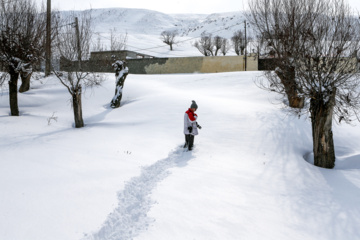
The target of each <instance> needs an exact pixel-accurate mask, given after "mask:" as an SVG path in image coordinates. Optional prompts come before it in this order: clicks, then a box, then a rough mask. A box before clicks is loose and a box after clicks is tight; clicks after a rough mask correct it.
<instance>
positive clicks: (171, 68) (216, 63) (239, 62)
mask: <svg viewBox="0 0 360 240" xmlns="http://www.w3.org/2000/svg"><path fill="white" fill-rule="evenodd" d="M126 62H127V65H128V67H129V72H130V73H132V74H171V73H216V72H233V71H244V70H245V60H244V56H217V57H185V58H147V59H127V60H126ZM76 66H77V63H76V62H71V61H67V60H66V59H62V61H61V70H62V71H70V70H71V69H76ZM82 69H83V71H93V72H113V69H112V67H111V62H110V61H109V60H107V61H99V60H91V59H90V60H89V61H84V62H83V63H82ZM257 70H258V60H257V58H256V57H253V56H251V57H248V58H247V71H257Z"/></svg>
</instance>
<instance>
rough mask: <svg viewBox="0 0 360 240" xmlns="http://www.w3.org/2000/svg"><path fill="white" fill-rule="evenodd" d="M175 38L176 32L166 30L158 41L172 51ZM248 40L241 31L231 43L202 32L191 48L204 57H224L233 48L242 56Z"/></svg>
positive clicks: (232, 38)
mask: <svg viewBox="0 0 360 240" xmlns="http://www.w3.org/2000/svg"><path fill="white" fill-rule="evenodd" d="M177 36H178V32H177V31H176V30H166V31H163V32H162V33H161V37H160V39H161V40H162V41H163V43H165V44H167V45H169V46H170V50H171V51H172V50H173V45H174V44H176V43H177V42H176V40H175V38H176V37H177ZM250 40H251V38H246V36H245V34H244V32H243V31H241V30H238V31H236V32H235V33H234V34H233V36H232V37H231V42H230V41H229V40H228V39H226V38H223V37H220V36H219V35H216V36H213V35H212V34H211V33H208V32H203V33H202V34H201V36H200V39H199V40H197V41H195V43H194V44H193V46H194V47H196V48H197V49H198V50H199V52H200V53H201V54H202V55H204V56H218V54H222V55H223V56H225V55H226V54H227V53H228V52H229V51H230V49H231V48H234V51H235V53H236V54H237V55H244V50H245V48H246V47H247V45H248V41H250Z"/></svg>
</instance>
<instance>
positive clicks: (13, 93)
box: [9, 68, 19, 116]
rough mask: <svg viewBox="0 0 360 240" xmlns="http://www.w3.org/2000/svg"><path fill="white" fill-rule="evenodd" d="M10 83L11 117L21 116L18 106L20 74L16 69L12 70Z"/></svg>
mask: <svg viewBox="0 0 360 240" xmlns="http://www.w3.org/2000/svg"><path fill="white" fill-rule="evenodd" d="M9 74H10V81H9V99H10V112H11V116H19V106H18V95H17V92H18V89H17V88H18V78H19V73H17V72H15V69H13V68H10V71H9Z"/></svg>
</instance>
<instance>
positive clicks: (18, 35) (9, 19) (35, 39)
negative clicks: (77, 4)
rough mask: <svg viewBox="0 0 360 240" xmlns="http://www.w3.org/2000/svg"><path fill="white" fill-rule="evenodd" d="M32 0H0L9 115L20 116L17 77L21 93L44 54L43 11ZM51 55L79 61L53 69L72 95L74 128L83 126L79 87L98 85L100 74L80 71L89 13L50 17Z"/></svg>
mask: <svg viewBox="0 0 360 240" xmlns="http://www.w3.org/2000/svg"><path fill="white" fill-rule="evenodd" d="M44 9H45V8H44V7H41V8H39V7H38V6H37V5H36V4H35V1H33V0H0V58H1V59H0V61H1V65H2V66H3V69H2V70H3V71H5V73H2V74H1V76H0V83H1V84H3V83H4V82H5V79H8V80H9V81H8V82H9V105H10V114H11V116H19V107H18V79H19V76H20V77H21V80H22V85H21V87H20V89H19V90H20V92H24V91H27V90H29V88H30V77H31V74H32V72H33V65H34V64H36V65H40V61H41V60H43V59H44V54H45V36H46V34H45V32H46V11H45V10H44ZM51 27H52V31H51V38H52V48H53V51H52V52H53V54H54V55H59V56H61V57H65V58H66V59H68V60H72V61H74V60H76V61H78V66H77V68H76V69H75V70H74V71H73V72H67V73H59V72H57V71H55V70H54V69H52V70H53V72H54V73H55V75H56V76H57V77H58V79H59V80H60V82H61V83H62V84H63V85H64V86H65V87H66V88H67V90H68V91H69V93H70V95H71V96H72V103H73V104H72V107H73V110H74V119H75V127H77V128H78V127H83V126H84V122H83V119H82V105H81V93H82V88H83V87H84V86H85V87H89V86H93V85H95V84H100V83H101V81H102V79H101V76H99V75H96V74H94V73H90V72H84V71H82V67H81V62H82V60H83V59H84V58H87V57H88V55H89V48H90V41H91V37H92V31H91V13H90V12H83V13H82V15H81V16H79V18H78V16H75V14H70V15H69V16H67V17H65V18H60V16H59V15H57V14H53V17H52V25H51Z"/></svg>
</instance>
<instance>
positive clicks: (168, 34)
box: [161, 30, 178, 51]
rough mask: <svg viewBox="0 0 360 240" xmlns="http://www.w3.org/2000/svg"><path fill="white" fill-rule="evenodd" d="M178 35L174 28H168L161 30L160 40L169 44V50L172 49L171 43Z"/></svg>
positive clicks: (172, 43)
mask: <svg viewBox="0 0 360 240" xmlns="http://www.w3.org/2000/svg"><path fill="white" fill-rule="evenodd" d="M177 35H178V32H177V31H176V30H172V31H170V30H168V31H163V32H162V33H161V40H162V41H163V43H165V44H167V45H169V46H170V51H172V50H173V45H174V43H175V37H176V36H177Z"/></svg>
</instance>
